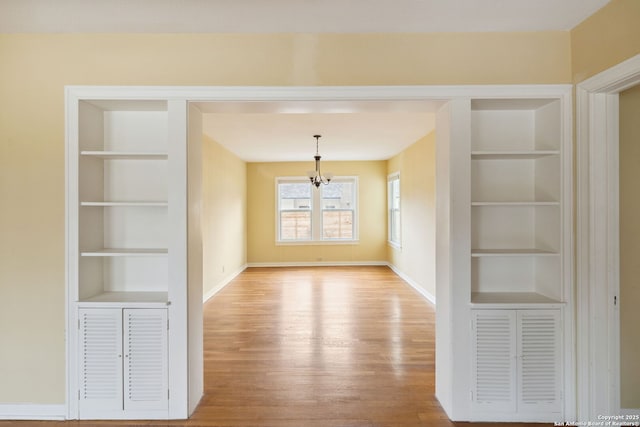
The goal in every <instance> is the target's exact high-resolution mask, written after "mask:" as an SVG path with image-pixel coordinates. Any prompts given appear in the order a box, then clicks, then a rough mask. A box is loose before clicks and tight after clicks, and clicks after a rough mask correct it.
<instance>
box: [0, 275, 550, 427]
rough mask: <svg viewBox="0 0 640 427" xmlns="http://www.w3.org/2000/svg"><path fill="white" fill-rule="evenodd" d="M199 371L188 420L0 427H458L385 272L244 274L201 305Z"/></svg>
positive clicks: (403, 290)
mask: <svg viewBox="0 0 640 427" xmlns="http://www.w3.org/2000/svg"><path fill="white" fill-rule="evenodd" d="M204 361H205V395H204V397H203V399H202V401H201V402H200V405H199V406H198V408H197V410H196V412H195V414H194V415H193V417H192V418H191V419H189V420H180V421H108V422H103V421H100V422H96V421H68V422H33V421H30V422H11V421H0V427H7V426H43V427H50V426H57V425H61V426H62V425H64V426H67V425H74V426H79V427H88V426H103V425H112V426H176V427H177V426H185V427H187V426H190V427H197V426H200V427H214V426H218V427H224V426H227V427H249V426H251V427H257V426H260V427H270V426H271V427H316V426H317V427H332V426H335V427H338V426H340V427H382V426H392V427H409V426H411V427H415V426H442V427H445V426H454V425H456V424H457V423H452V422H451V421H449V419H448V418H447V416H446V415H445V413H444V411H443V410H442V408H441V407H440V405H439V404H438V401H437V400H436V398H435V396H434V393H435V386H434V384H435V311H434V307H433V306H432V305H431V304H430V303H429V302H427V301H426V300H424V299H423V298H422V297H420V296H419V295H418V294H417V293H416V292H415V291H414V290H413V289H411V288H410V287H409V286H408V285H407V284H406V283H405V282H404V281H402V280H401V279H400V278H399V277H398V276H396V275H395V274H394V273H393V272H392V271H391V270H390V269H388V268H386V267H322V268H250V269H247V270H246V271H245V272H243V273H242V274H240V275H239V276H238V277H237V278H236V279H234V280H233V282H232V283H230V284H229V285H228V286H227V287H225V288H224V289H223V290H222V291H220V292H219V293H218V294H217V295H216V296H215V297H214V298H212V299H211V300H210V301H208V302H207V303H206V304H205V307H204ZM460 424H462V423H460ZM464 425H468V424H467V423H464ZM500 425H501V426H506V425H509V424H506V423H503V424H500ZM513 425H520V426H524V425H525V424H513ZM533 425H539V424H533ZM485 426H486V424H485Z"/></svg>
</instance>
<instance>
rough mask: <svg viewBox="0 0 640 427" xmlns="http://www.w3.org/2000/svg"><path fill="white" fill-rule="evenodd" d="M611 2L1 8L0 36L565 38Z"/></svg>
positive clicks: (59, 0)
mask: <svg viewBox="0 0 640 427" xmlns="http://www.w3.org/2000/svg"><path fill="white" fill-rule="evenodd" d="M608 2H609V0H373V1H372V0H180V1H176V0H135V1H132V0H55V1H52V0H0V32H3V33H19V32H39V33H42V32H61V33H73V32H90V33H105V32H106V33H110V32H130V33H154V32H155V33H177V32H180V33H217V32H231V33H234V32H242V33H291V32H294V33H295V32H305V33H334V32H339V33H360V32H477V31H482V32H485V31H551V30H557V31H566V30H570V29H572V28H573V27H575V26H576V25H577V24H578V23H580V22H582V21H583V20H584V19H585V18H587V17H588V16H590V15H591V14H593V13H594V12H595V11H597V10H598V9H600V8H601V7H602V6H604V5H605V4H607V3H608Z"/></svg>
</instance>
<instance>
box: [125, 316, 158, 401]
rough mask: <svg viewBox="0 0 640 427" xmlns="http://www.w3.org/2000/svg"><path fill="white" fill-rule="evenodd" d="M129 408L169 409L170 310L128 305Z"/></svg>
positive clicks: (126, 338)
mask: <svg viewBox="0 0 640 427" xmlns="http://www.w3.org/2000/svg"><path fill="white" fill-rule="evenodd" d="M124 322H125V323H124V324H125V330H124V344H125V364H124V365H125V366H124V371H125V372H124V373H125V378H124V381H125V396H124V409H125V411H141V410H167V409H168V401H169V399H168V389H169V386H168V374H167V362H168V360H167V310H165V309H125V310H124Z"/></svg>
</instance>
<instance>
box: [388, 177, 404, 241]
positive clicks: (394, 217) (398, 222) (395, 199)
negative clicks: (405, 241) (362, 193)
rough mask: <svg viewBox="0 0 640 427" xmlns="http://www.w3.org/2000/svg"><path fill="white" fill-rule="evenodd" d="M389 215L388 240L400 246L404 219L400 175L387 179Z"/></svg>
mask: <svg viewBox="0 0 640 427" xmlns="http://www.w3.org/2000/svg"><path fill="white" fill-rule="evenodd" d="M387 197H388V198H387V214H388V219H387V221H388V237H387V238H388V240H389V243H391V244H393V245H397V246H400V244H401V238H402V235H401V230H402V218H401V210H400V205H401V203H402V200H401V196H400V174H398V173H396V174H392V175H389V176H388V177H387Z"/></svg>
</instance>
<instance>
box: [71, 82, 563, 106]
mask: <svg viewBox="0 0 640 427" xmlns="http://www.w3.org/2000/svg"><path fill="white" fill-rule="evenodd" d="M571 88H572V85H570V84H552V85H456V86H444V85H443V86H66V90H67V91H68V92H69V93H70V94H73V95H74V96H76V97H78V98H82V99H94V100H99V99H113V100H117V99H127V100H131V99H143V100H156V99H159V100H166V99H176V98H178V99H187V100H188V101H191V102H203V101H327V100H328V101H341V100H346V101H354V100H376V101H384V100H394V101H395V100H429V99H431V100H450V99H454V98H486V99H492V98H505V97H506V98H557V96H558V93H559V92H562V91H565V90H567V89H571Z"/></svg>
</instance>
